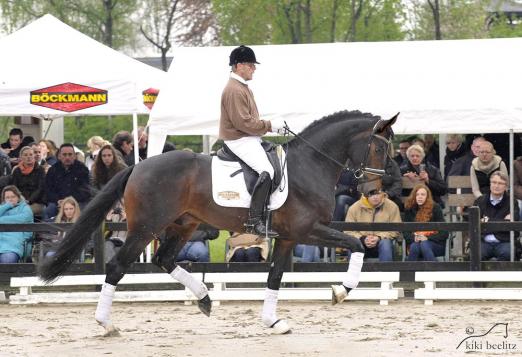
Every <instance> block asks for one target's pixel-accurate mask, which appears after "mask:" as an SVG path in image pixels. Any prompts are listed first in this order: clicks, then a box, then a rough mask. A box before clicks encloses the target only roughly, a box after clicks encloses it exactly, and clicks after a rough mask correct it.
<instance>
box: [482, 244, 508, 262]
mask: <svg viewBox="0 0 522 357" xmlns="http://www.w3.org/2000/svg"><path fill="white" fill-rule="evenodd" d="M480 249H481V250H482V257H481V259H482V260H489V259H490V258H497V260H503V261H509V260H510V259H511V254H510V253H511V249H510V243H509V242H500V243H488V242H481V243H480Z"/></svg>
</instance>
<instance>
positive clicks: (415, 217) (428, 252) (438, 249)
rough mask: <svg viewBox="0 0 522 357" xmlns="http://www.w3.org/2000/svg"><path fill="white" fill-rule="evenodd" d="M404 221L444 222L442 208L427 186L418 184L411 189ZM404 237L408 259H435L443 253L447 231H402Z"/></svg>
mask: <svg viewBox="0 0 522 357" xmlns="http://www.w3.org/2000/svg"><path fill="white" fill-rule="evenodd" d="M404 222H444V215H443V214H442V209H441V208H440V206H439V205H438V204H437V203H436V202H434V201H433V198H432V196H431V191H430V189H429V188H428V187H427V186H425V185H423V184H419V185H416V186H415V187H414V188H413V190H412V191H411V193H410V195H409V196H408V198H407V200H406V203H405V211H404ZM404 239H406V243H407V244H408V245H409V248H410V253H409V254H408V260H410V261H416V260H426V261H436V260H437V259H436V258H435V257H440V256H443V255H444V251H445V244H446V239H448V232H446V231H418V232H404ZM421 258H422V259H421Z"/></svg>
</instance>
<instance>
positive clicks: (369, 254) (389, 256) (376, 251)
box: [363, 239, 393, 262]
mask: <svg viewBox="0 0 522 357" xmlns="http://www.w3.org/2000/svg"><path fill="white" fill-rule="evenodd" d="M363 245H364V243H363ZM364 250H365V253H364V257H365V258H379V261H380V262H392V261H393V240H391V239H381V240H380V241H379V243H378V244H377V246H375V247H373V248H368V247H366V246H364Z"/></svg>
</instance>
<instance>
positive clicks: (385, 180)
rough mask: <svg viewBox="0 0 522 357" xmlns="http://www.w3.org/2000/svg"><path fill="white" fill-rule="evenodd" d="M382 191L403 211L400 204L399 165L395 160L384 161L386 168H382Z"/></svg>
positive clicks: (400, 181)
mask: <svg viewBox="0 0 522 357" xmlns="http://www.w3.org/2000/svg"><path fill="white" fill-rule="evenodd" d="M382 190H383V191H384V192H385V193H386V194H387V195H388V198H389V199H390V200H392V201H393V202H395V204H396V205H397V206H398V207H399V209H400V210H401V211H402V210H403V207H404V206H403V204H402V199H401V195H402V175H401V169H400V168H399V165H397V163H396V162H395V160H392V159H390V158H389V157H388V158H387V159H386V167H385V168H384V176H383V177H382Z"/></svg>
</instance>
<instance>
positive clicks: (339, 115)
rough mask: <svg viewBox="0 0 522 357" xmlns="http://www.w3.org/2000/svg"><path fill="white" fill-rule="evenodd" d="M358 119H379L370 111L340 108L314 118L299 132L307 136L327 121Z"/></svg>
mask: <svg viewBox="0 0 522 357" xmlns="http://www.w3.org/2000/svg"><path fill="white" fill-rule="evenodd" d="M358 119H375V120H379V119H381V117H380V116H377V115H373V114H371V113H362V112H360V111H359V110H352V111H348V110H342V111H340V112H336V113H333V114H330V115H327V116H324V117H322V118H321V119H317V120H315V121H314V122H313V123H311V124H310V125H308V126H307V127H306V128H304V129H303V131H302V132H301V133H300V135H301V136H305V137H306V136H308V135H310V134H311V133H313V132H316V131H317V128H318V127H321V126H323V125H325V124H326V123H328V125H331V124H335V123H338V122H342V121H345V120H358Z"/></svg>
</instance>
